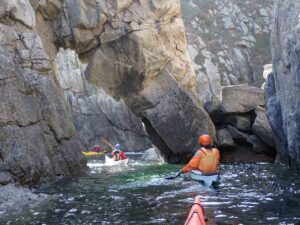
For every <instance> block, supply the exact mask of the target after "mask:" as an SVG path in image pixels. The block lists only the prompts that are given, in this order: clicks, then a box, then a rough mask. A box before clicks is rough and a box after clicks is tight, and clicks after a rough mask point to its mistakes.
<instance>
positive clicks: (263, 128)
mask: <svg viewBox="0 0 300 225" xmlns="http://www.w3.org/2000/svg"><path fill="white" fill-rule="evenodd" d="M255 114H256V119H255V121H254V124H253V126H252V130H253V133H254V134H255V135H256V136H258V137H259V138H260V139H261V140H262V141H263V142H265V143H266V144H267V145H269V146H271V147H275V142H274V134H273V131H272V128H271V126H270V123H269V121H268V119H267V116H266V109H265V108H263V107H257V108H256V109H255Z"/></svg>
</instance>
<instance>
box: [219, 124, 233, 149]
mask: <svg viewBox="0 0 300 225" xmlns="http://www.w3.org/2000/svg"><path fill="white" fill-rule="evenodd" d="M218 147H220V148H232V147H235V143H234V141H233V139H232V136H231V133H230V131H229V130H228V129H227V128H223V129H221V130H219V131H218Z"/></svg>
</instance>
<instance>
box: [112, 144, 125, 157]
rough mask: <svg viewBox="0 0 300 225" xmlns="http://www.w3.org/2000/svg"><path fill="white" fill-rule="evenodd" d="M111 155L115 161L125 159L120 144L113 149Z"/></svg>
mask: <svg viewBox="0 0 300 225" xmlns="http://www.w3.org/2000/svg"><path fill="white" fill-rule="evenodd" d="M111 154H112V155H113V156H114V160H115V161H118V160H124V159H127V157H126V155H125V153H124V151H122V150H121V145H120V144H116V145H115V149H114V150H113V151H112V153H111Z"/></svg>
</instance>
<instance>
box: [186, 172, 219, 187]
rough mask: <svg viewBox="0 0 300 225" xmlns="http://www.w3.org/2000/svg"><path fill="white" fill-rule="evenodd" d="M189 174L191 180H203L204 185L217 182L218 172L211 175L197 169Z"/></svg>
mask: <svg viewBox="0 0 300 225" xmlns="http://www.w3.org/2000/svg"><path fill="white" fill-rule="evenodd" d="M190 176H191V178H192V179H193V180H196V181H200V182H203V183H204V184H206V185H209V186H211V185H214V184H217V183H219V180H220V175H219V173H214V174H213V175H204V174H202V173H201V172H200V171H199V170H192V171H191V172H190Z"/></svg>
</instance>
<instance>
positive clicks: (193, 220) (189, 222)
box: [184, 196, 206, 225]
mask: <svg viewBox="0 0 300 225" xmlns="http://www.w3.org/2000/svg"><path fill="white" fill-rule="evenodd" d="M184 225H206V219H205V217H204V212H203V208H202V206H201V202H200V198H199V196H196V197H195V200H194V204H193V205H192V208H191V210H190V212H189V215H188V217H187V219H186V221H185V223H184Z"/></svg>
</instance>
